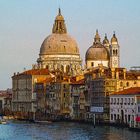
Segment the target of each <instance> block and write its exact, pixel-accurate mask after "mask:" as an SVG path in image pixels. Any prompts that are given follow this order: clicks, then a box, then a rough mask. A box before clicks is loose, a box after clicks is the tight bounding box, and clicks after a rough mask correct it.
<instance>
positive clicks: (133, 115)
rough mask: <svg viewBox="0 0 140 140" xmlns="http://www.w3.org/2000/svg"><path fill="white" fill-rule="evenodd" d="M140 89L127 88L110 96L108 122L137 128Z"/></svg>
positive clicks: (139, 112) (139, 109) (139, 115)
mask: <svg viewBox="0 0 140 140" xmlns="http://www.w3.org/2000/svg"><path fill="white" fill-rule="evenodd" d="M139 118H140V87H135V88H128V89H124V90H122V91H119V92H115V93H114V94H113V95H110V122H111V123H121V124H127V125H130V126H131V127H137V126H138V125H139V127H140V123H139V121H138V119H139Z"/></svg>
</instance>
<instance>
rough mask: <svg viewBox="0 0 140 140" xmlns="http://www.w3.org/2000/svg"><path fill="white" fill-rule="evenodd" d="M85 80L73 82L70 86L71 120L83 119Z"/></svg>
mask: <svg viewBox="0 0 140 140" xmlns="http://www.w3.org/2000/svg"><path fill="white" fill-rule="evenodd" d="M84 91H85V79H81V80H78V81H73V82H71V84H70V92H71V119H73V120H84V119H85V95H84Z"/></svg>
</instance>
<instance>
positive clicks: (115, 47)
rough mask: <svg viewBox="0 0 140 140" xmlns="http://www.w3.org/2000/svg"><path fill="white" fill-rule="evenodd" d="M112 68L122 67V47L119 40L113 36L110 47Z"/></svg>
mask: <svg viewBox="0 0 140 140" xmlns="http://www.w3.org/2000/svg"><path fill="white" fill-rule="evenodd" d="M110 67H111V68H118V67H120V46H119V44H118V39H117V37H116V35H115V32H114V34H113V37H112V38H111V45H110Z"/></svg>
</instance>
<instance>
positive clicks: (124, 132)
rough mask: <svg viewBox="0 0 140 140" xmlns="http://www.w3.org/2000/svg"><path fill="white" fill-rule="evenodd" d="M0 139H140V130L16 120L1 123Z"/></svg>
mask: <svg viewBox="0 0 140 140" xmlns="http://www.w3.org/2000/svg"><path fill="white" fill-rule="evenodd" d="M0 140H140V132H132V131H129V130H128V129H127V128H117V127H110V126H96V127H95V128H94V127H93V126H92V125H90V124H79V123H69V122H55V123H51V124H34V123H27V122H20V121H19V122H18V121H16V122H9V123H8V124H6V125H2V124H1V125H0Z"/></svg>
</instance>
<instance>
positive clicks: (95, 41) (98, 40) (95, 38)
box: [94, 29, 100, 44]
mask: <svg viewBox="0 0 140 140" xmlns="http://www.w3.org/2000/svg"><path fill="white" fill-rule="evenodd" d="M94 43H95V44H96V43H100V35H99V33H98V29H97V30H96V35H95V37H94Z"/></svg>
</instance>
